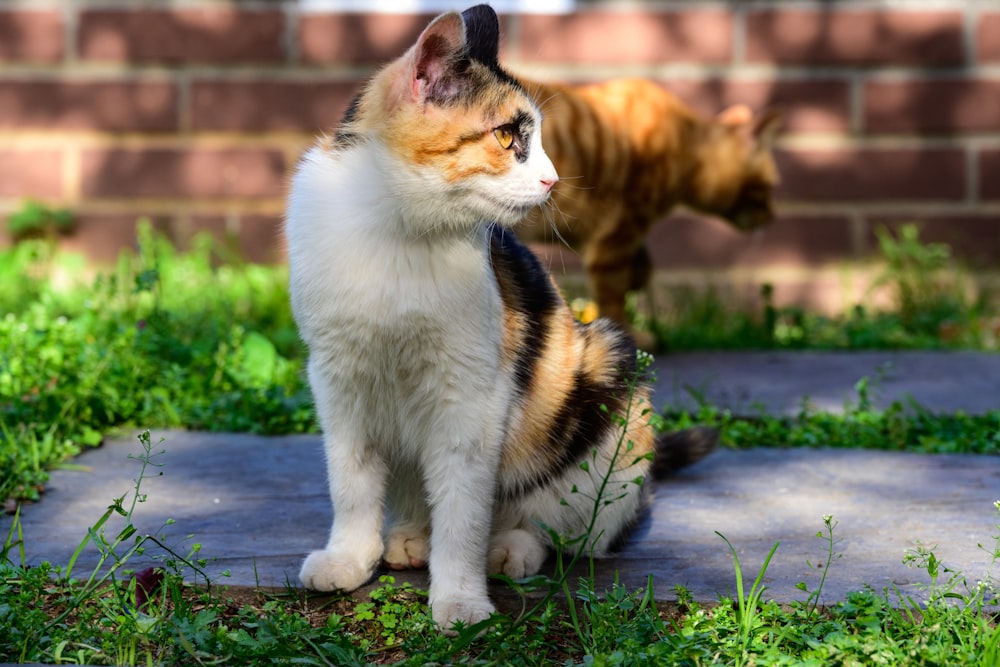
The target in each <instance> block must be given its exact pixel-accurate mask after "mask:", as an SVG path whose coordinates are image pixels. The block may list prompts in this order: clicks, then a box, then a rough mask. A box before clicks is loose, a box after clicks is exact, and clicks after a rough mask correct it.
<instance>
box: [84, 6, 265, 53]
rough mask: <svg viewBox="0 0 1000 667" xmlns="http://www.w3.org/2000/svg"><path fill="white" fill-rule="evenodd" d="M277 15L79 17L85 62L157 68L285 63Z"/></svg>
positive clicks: (221, 11) (170, 12) (115, 13)
mask: <svg viewBox="0 0 1000 667" xmlns="http://www.w3.org/2000/svg"><path fill="white" fill-rule="evenodd" d="M283 39H284V15H283V14H282V12H281V11H278V10H265V11H245V10H238V9H226V8H218V9H119V10H116V9H94V10H87V11H84V12H83V13H82V14H81V15H80V25H79V44H80V46H79V49H80V57H81V58H83V59H84V60H99V61H113V62H156V63H213V62H222V63H235V62H241V63H242V62H247V63H251V62H264V63H274V62H283V61H284V59H285V49H284V43H283Z"/></svg>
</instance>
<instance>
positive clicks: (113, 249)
mask: <svg viewBox="0 0 1000 667" xmlns="http://www.w3.org/2000/svg"><path fill="white" fill-rule="evenodd" d="M140 219H145V220H149V221H150V222H151V223H152V225H153V228H154V229H156V230H157V231H159V232H161V233H165V234H167V235H168V236H169V229H170V228H171V226H172V225H173V219H172V218H171V217H170V216H163V215H149V214H148V212H146V211H136V212H134V213H120V212H115V213H101V212H93V211H84V212H83V213H80V214H79V215H77V217H76V221H75V223H76V224H75V227H74V229H73V233H72V234H71V235H69V236H67V237H66V238H64V239H61V240H60V243H59V246H60V247H61V248H62V249H64V250H68V251H70V252H76V253H80V254H81V255H83V256H84V257H86V258H87V259H89V260H90V261H91V262H96V263H98V264H111V263H112V262H115V261H116V260H117V259H118V256H119V255H120V254H121V253H122V252H123V251H125V250H135V249H136V248H137V241H136V226H137V224H138V222H139V220H140Z"/></svg>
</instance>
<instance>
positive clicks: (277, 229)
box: [190, 213, 286, 264]
mask: <svg viewBox="0 0 1000 667" xmlns="http://www.w3.org/2000/svg"><path fill="white" fill-rule="evenodd" d="M202 231H207V232H209V233H211V234H212V235H213V236H215V238H216V239H218V240H219V242H220V243H222V244H224V245H225V246H226V247H228V248H230V250H232V251H234V252H235V253H237V254H238V256H239V257H241V258H243V259H246V260H248V261H251V262H260V263H267V264H272V263H277V262H281V261H284V260H285V259H286V252H285V247H286V246H285V238H284V232H283V224H282V220H281V217H280V216H268V215H256V214H247V213H242V214H236V215H234V217H233V219H232V220H229V219H227V218H226V217H225V216H221V215H195V216H192V217H191V229H190V232H191V233H192V234H195V233H198V232H202Z"/></svg>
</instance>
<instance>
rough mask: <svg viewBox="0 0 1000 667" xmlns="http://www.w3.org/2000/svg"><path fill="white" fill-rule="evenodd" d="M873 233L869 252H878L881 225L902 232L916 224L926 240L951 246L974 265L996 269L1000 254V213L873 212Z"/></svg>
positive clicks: (954, 254)
mask: <svg viewBox="0 0 1000 667" xmlns="http://www.w3.org/2000/svg"><path fill="white" fill-rule="evenodd" d="M866 222H867V226H868V231H869V234H868V235H867V238H866V244H867V246H868V251H869V252H870V253H872V254H875V253H877V251H878V239H877V237H876V236H875V230H876V229H879V228H880V227H885V228H887V229H889V230H890V231H891V232H892V233H893V234H894V235H896V234H898V230H899V228H900V227H901V226H903V225H907V224H916V225H917V227H918V228H919V229H920V241H921V242H922V243H945V244H947V245H948V246H949V247H950V248H951V253H952V257H954V258H955V259H956V260H958V261H960V262H962V263H963V264H969V265H972V266H974V267H988V268H995V267H996V262H997V257H1000V215H989V214H983V215H976V214H954V215H919V214H912V213H911V214H903V213H900V214H896V215H873V216H870V217H869V218H868V219H867V221H866Z"/></svg>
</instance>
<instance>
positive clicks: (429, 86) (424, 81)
mask: <svg viewBox="0 0 1000 667" xmlns="http://www.w3.org/2000/svg"><path fill="white" fill-rule="evenodd" d="M464 57H465V22H464V21H463V20H462V15H461V14H459V13H458V12H448V13H447V14H442V15H441V16H439V17H437V18H436V19H434V20H433V21H432V22H431V24H430V25H429V26H427V27H426V28H425V29H424V31H423V33H421V35H420V38H419V39H417V43H416V45H415V46H414V47H413V50H412V51H411V53H410V58H411V60H410V63H409V67H408V68H407V77H408V79H409V80H408V82H407V84H408V86H407V87H408V92H409V95H410V99H411V101H413V102H417V103H423V102H426V101H437V102H445V101H447V100H450V99H453V98H454V97H456V96H457V95H458V94H459V91H460V83H461V82H460V76H459V75H460V73H461V72H460V68H461V65H462V61H463V60H464Z"/></svg>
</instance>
